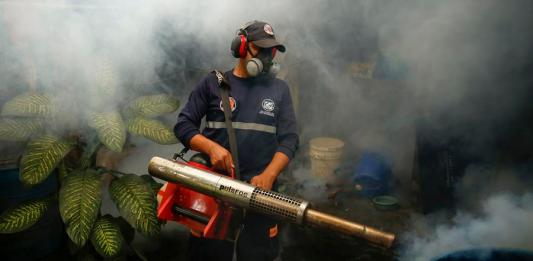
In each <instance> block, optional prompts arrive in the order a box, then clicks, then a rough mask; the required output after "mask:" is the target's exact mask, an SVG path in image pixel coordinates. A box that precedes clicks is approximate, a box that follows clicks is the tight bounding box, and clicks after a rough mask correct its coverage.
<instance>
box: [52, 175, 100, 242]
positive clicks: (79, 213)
mask: <svg viewBox="0 0 533 261" xmlns="http://www.w3.org/2000/svg"><path fill="white" fill-rule="evenodd" d="M101 202H102V194H101V183H100V175H98V173H97V172H96V171H92V170H88V171H85V172H83V171H79V170H76V171H74V172H73V173H69V174H68V175H67V177H66V178H65V180H64V181H63V184H62V185H61V189H60V190H59V212H60V213H61V218H62V219H63V222H64V223H65V226H66V231H67V234H68V236H69V237H70V239H71V240H72V242H74V243H76V244H77V245H79V246H83V245H85V243H86V242H87V240H88V239H89V236H90V235H91V231H92V228H93V226H94V223H95V221H96V218H97V216H98V212H99V210H100V204H101Z"/></svg>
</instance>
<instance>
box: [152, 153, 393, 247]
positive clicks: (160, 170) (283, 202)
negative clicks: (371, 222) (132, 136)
mask: <svg viewBox="0 0 533 261" xmlns="http://www.w3.org/2000/svg"><path fill="white" fill-rule="evenodd" d="M148 172H149V173H150V175H152V176H154V177H157V178H160V179H162V180H165V181H168V182H172V183H178V184H181V185H183V186H185V187H188V188H190V189H192V190H195V191H197V192H200V193H203V194H206V195H209V196H212V197H214V198H218V199H220V200H222V201H225V202H228V203H231V204H234V205H235V206H238V207H242V208H245V209H248V210H251V211H255V212H259V213H263V214H265V215H268V216H271V217H274V218H277V219H280V220H283V221H287V222H291V223H296V224H302V225H309V226H313V227H320V228H325V229H329V230H333V231H336V232H340V233H343V234H346V235H350V236H356V237H359V238H363V239H366V240H368V241H370V242H373V243H375V244H378V245H381V246H384V247H387V248H388V247H391V246H392V244H393V242H394V238H395V236H394V234H391V233H387V232H384V231H380V230H378V229H375V228H372V227H369V226H365V225H362V224H358V223H355V222H351V221H348V220H346V219H342V218H338V217H335V216H332V215H328V214H325V213H322V212H319V211H316V210H313V209H311V208H309V203H308V202H307V201H305V200H301V199H297V198H293V197H290V196H286V195H283V194H280V193H277V192H272V191H265V190H262V189H260V188H258V187H255V186H252V185H250V184H248V183H245V182H242V181H239V180H234V179H231V178H229V177H226V176H223V175H220V174H218V173H215V172H211V171H206V170H201V169H198V168H195V167H192V166H189V165H187V164H184V163H181V162H177V161H172V160H168V159H164V158H160V157H153V158H152V159H151V160H150V163H149V165H148Z"/></svg>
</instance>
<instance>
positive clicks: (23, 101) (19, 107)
mask: <svg viewBox="0 0 533 261" xmlns="http://www.w3.org/2000/svg"><path fill="white" fill-rule="evenodd" d="M51 112H52V105H51V102H50V99H49V98H48V97H47V96H46V95H43V94H38V93H33V92H27V93H23V94H21V95H19V96H16V97H15V98H13V99H11V100H10V101H8V102H6V103H5V104H4V107H3V108H2V116H21V117H49V116H50V115H51Z"/></svg>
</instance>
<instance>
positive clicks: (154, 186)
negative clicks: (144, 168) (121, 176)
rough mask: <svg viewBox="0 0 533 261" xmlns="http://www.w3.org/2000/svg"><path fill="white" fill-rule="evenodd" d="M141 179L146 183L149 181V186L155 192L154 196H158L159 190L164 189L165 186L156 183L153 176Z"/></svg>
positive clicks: (144, 176)
mask: <svg viewBox="0 0 533 261" xmlns="http://www.w3.org/2000/svg"><path fill="white" fill-rule="evenodd" d="M141 178H142V179H144V180H145V181H147V182H148V184H150V187H151V188H152V190H153V191H154V194H156V195H157V193H158V192H159V190H160V189H161V187H163V184H161V183H159V182H157V181H155V179H154V178H152V176H150V175H148V174H145V175H141Z"/></svg>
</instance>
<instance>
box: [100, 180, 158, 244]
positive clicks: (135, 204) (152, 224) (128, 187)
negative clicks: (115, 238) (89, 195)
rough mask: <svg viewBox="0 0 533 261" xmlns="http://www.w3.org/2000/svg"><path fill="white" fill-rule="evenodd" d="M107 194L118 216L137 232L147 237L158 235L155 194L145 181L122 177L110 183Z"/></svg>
mask: <svg viewBox="0 0 533 261" xmlns="http://www.w3.org/2000/svg"><path fill="white" fill-rule="evenodd" d="M109 192H110V193H111V198H112V199H113V201H114V202H115V204H116V205H117V207H118V210H119V211H120V214H121V215H122V216H123V217H124V218H125V219H126V221H128V223H130V224H131V225H132V226H133V227H134V228H135V229H137V231H139V232H141V233H143V234H145V235H147V236H153V235H157V234H159V231H160V224H159V221H158V220H157V215H156V208H157V206H156V205H157V203H156V200H155V194H154V192H153V190H152V188H151V187H150V184H149V183H148V182H147V181H145V180H143V179H142V178H141V177H139V176H137V175H132V174H128V175H124V176H123V177H121V178H119V179H115V180H113V181H112V182H111V185H110V186H109Z"/></svg>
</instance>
